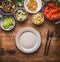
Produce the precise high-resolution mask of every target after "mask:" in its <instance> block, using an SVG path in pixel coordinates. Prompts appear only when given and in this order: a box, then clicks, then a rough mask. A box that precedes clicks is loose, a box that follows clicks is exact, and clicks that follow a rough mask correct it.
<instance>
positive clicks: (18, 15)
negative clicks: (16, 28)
mask: <svg viewBox="0 0 60 62" xmlns="http://www.w3.org/2000/svg"><path fill="white" fill-rule="evenodd" d="M14 18H15V20H16V21H18V22H24V21H26V20H27V18H28V13H27V12H26V11H25V10H24V9H23V8H17V9H16V10H15V12H14Z"/></svg>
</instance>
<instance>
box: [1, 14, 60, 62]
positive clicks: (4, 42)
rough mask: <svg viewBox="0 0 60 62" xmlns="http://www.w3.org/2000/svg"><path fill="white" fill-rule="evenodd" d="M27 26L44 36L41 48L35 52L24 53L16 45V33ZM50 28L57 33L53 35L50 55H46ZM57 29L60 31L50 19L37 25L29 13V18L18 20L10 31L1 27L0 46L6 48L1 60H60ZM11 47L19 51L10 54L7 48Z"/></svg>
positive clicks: (59, 43) (50, 61)
mask: <svg viewBox="0 0 60 62" xmlns="http://www.w3.org/2000/svg"><path fill="white" fill-rule="evenodd" d="M25 27H33V28H35V29H36V30H37V31H39V33H40V34H41V37H42V44H41V46H40V48H39V49H38V50H37V51H36V52H35V53H33V54H24V53H22V52H21V51H19V50H18V49H17V47H16V45H15V37H16V34H17V33H18V31H19V30H21V29H22V28H25ZM48 29H50V30H52V31H54V33H55V35H54V36H53V39H52V42H51V46H50V50H49V54H48V56H44V48H45V43H46V33H47V30H48ZM57 31H59V28H57V26H56V25H54V24H52V23H50V22H48V20H45V22H44V23H43V24H42V25H40V26H35V25H34V24H33V23H32V22H31V15H29V18H28V20H26V21H25V22H24V23H19V22H17V21H16V26H15V28H14V29H13V30H12V31H10V32H5V31H3V30H2V29H1V28H0V42H1V46H0V47H2V48H4V50H5V54H4V55H3V56H0V62H60V40H58V38H57V36H56V35H57ZM59 32H60V31H59ZM59 32H58V34H59ZM10 49H14V50H16V52H17V53H15V54H14V55H10V54H8V53H7V52H6V50H10Z"/></svg>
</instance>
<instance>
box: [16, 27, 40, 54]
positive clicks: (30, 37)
mask: <svg viewBox="0 0 60 62" xmlns="http://www.w3.org/2000/svg"><path fill="white" fill-rule="evenodd" d="M40 45H41V36H40V33H39V32H38V31H37V30H35V29H34V28H31V27H26V28H23V29H21V30H20V31H19V32H18V33H17V35H16V46H17V47H18V49H19V50H21V51H22V52H24V53H33V52H35V51H36V50H37V49H38V48H39V47H40Z"/></svg>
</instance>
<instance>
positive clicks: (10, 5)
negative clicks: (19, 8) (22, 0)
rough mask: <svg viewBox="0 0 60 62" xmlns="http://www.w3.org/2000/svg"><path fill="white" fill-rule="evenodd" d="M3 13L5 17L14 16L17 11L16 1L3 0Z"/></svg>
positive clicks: (0, 7)
mask: <svg viewBox="0 0 60 62" xmlns="http://www.w3.org/2000/svg"><path fill="white" fill-rule="evenodd" d="M0 9H1V11H0V12H1V13H2V14H3V15H12V14H13V13H14V10H15V9H16V2H15V0H2V1H1V4H0Z"/></svg>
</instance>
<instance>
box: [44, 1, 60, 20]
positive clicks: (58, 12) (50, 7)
mask: <svg viewBox="0 0 60 62" xmlns="http://www.w3.org/2000/svg"><path fill="white" fill-rule="evenodd" d="M43 14H44V15H45V17H46V18H47V19H49V20H54V19H57V18H58V17H60V7H59V6H56V4H55V3H54V2H48V3H47V4H46V5H45V6H44V8H43Z"/></svg>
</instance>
